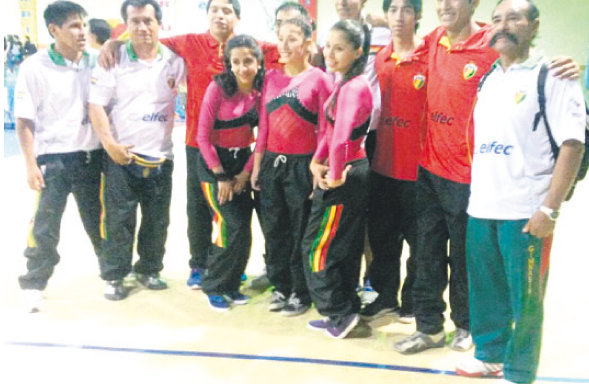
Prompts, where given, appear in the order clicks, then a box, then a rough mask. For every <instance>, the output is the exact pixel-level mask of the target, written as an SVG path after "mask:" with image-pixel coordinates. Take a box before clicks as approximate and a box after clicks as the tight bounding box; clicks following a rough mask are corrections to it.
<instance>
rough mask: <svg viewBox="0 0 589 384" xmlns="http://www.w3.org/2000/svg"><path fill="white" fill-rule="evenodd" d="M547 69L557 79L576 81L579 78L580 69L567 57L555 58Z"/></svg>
mask: <svg viewBox="0 0 589 384" xmlns="http://www.w3.org/2000/svg"><path fill="white" fill-rule="evenodd" d="M548 68H550V70H551V72H552V74H553V75H554V76H556V77H558V78H559V79H568V80H577V79H578V78H579V76H581V67H580V66H579V64H577V62H575V61H574V60H573V58H572V57H569V56H558V57H555V58H554V59H552V60H551V61H550V65H549V66H548Z"/></svg>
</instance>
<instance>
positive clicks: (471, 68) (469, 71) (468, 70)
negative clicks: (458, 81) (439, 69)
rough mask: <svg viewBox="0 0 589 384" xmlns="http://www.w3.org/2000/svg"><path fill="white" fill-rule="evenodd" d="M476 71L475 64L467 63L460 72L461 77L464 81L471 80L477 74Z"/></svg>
mask: <svg viewBox="0 0 589 384" xmlns="http://www.w3.org/2000/svg"><path fill="white" fill-rule="evenodd" d="M478 69H479V67H477V66H476V64H475V63H468V64H466V65H465V66H464V69H463V70H462V77H463V78H464V80H469V79H472V77H473V76H474V75H475V74H476V73H477V71H478Z"/></svg>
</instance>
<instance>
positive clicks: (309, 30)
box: [278, 17, 313, 39]
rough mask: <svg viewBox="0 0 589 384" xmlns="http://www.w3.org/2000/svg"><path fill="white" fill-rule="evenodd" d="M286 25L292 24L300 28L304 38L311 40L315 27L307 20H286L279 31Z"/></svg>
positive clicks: (299, 18) (298, 18)
mask: <svg viewBox="0 0 589 384" xmlns="http://www.w3.org/2000/svg"><path fill="white" fill-rule="evenodd" d="M286 24H292V25H296V26H297V27H299V28H300V29H301V32H303V36H304V37H305V39H310V38H311V37H312V36H313V27H312V26H311V24H310V23H309V21H308V20H307V19H304V18H302V17H295V18H292V19H287V20H284V21H283V22H282V24H281V25H280V27H278V30H280V28H281V27H283V26H284V25H286Z"/></svg>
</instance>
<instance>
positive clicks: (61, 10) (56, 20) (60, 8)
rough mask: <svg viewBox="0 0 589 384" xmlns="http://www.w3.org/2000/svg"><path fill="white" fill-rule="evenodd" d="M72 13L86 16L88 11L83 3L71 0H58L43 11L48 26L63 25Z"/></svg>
mask: <svg viewBox="0 0 589 384" xmlns="http://www.w3.org/2000/svg"><path fill="white" fill-rule="evenodd" d="M71 15H78V16H80V17H86V16H87V15H88V13H87V12H86V10H85V9H84V8H83V7H82V6H81V5H79V4H77V3H73V2H71V1H56V2H54V3H51V4H49V5H48V6H47V8H45V11H44V12H43V18H44V19H45V25H46V26H47V27H49V24H55V25H57V26H58V27H61V26H62V25H63V23H65V22H66V21H67V19H68V18H69V17H70V16H71Z"/></svg>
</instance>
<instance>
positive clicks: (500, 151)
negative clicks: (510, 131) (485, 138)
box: [475, 141, 513, 156]
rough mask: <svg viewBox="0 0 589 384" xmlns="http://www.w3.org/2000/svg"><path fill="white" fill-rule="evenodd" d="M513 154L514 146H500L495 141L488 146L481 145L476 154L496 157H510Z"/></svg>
mask: <svg viewBox="0 0 589 384" xmlns="http://www.w3.org/2000/svg"><path fill="white" fill-rule="evenodd" d="M512 152H513V145H504V144H499V143H497V142H496V141H493V142H491V143H488V144H481V146H480V148H479V149H478V150H477V151H476V152H475V154H484V153H490V154H496V155H505V156H509V155H511V153H512Z"/></svg>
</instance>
